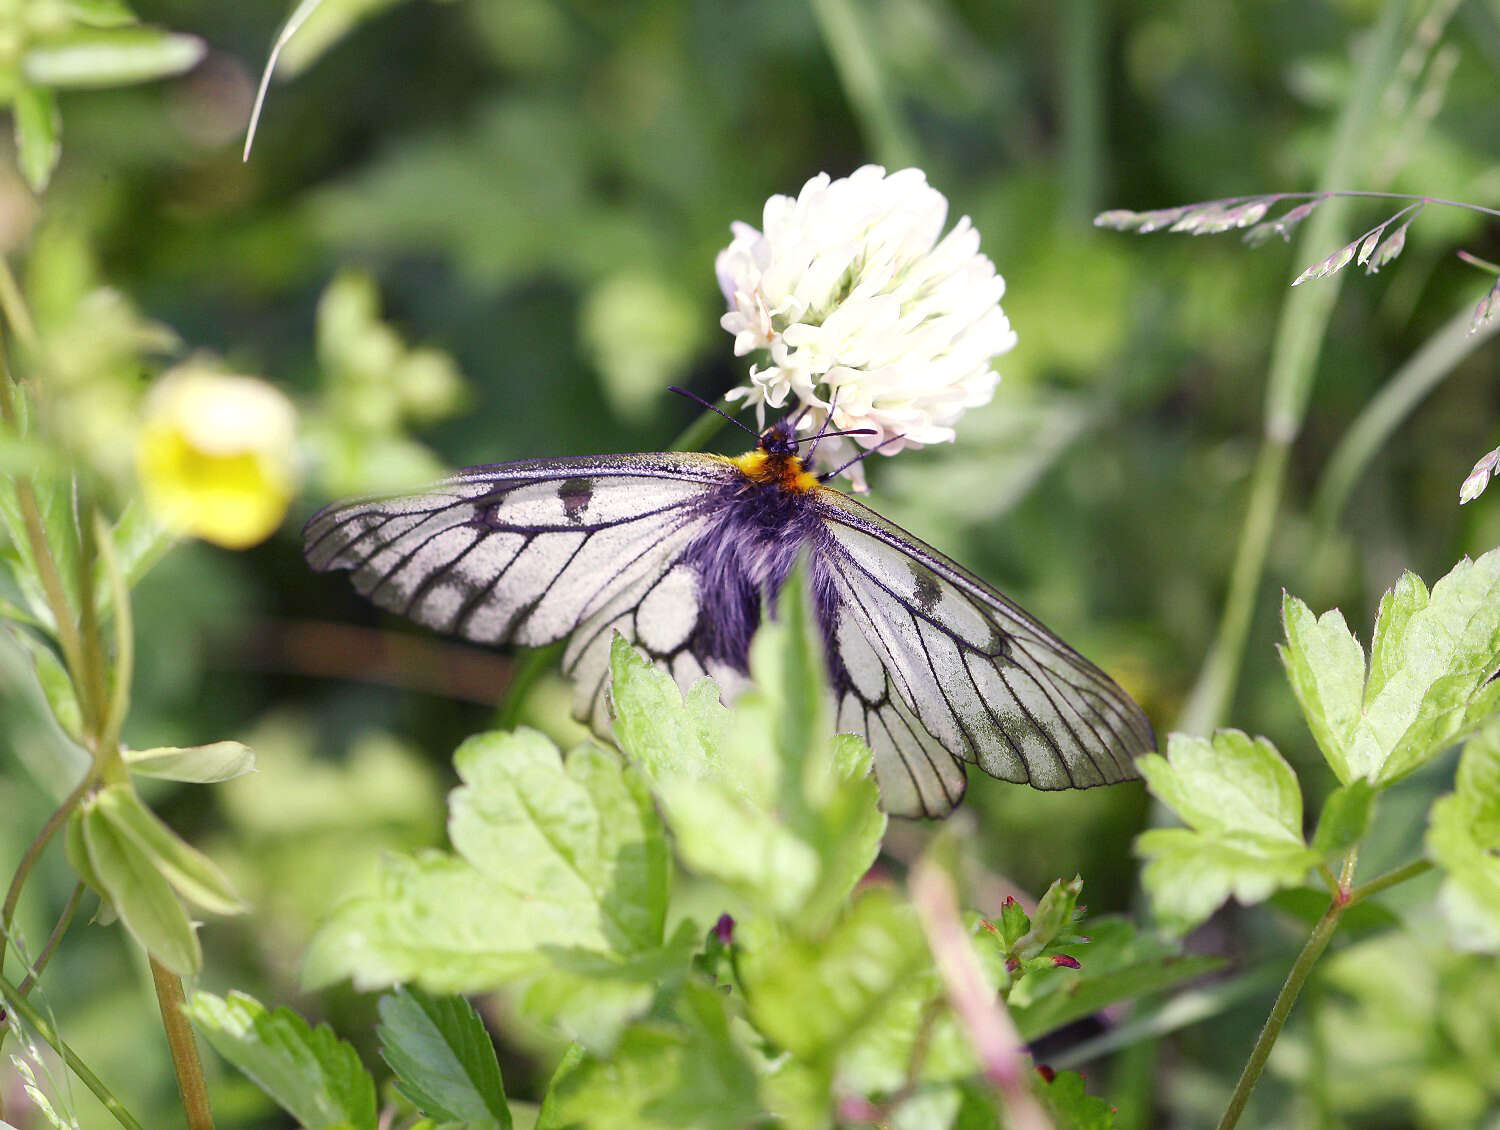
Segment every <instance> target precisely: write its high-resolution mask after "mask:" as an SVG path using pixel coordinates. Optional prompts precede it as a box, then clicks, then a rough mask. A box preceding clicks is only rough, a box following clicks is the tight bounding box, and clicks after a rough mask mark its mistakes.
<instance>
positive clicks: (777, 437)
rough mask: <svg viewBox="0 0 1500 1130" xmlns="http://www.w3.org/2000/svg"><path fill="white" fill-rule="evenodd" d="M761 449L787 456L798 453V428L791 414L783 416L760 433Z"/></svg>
mask: <svg viewBox="0 0 1500 1130" xmlns="http://www.w3.org/2000/svg"><path fill="white" fill-rule="evenodd" d="M759 447H760V450H762V451H764V452H765V453H766V454H767V455H772V456H778V457H781V458H785V457H786V456H789V455H790V456H792V457H794V458H795V457H796V455H797V429H796V428H795V427H794V426H793V424H792V419H791V417H790V416H783V417H782V418H781V419H779V420H777V421H776V422H775V423H774V424H772V425H771V426H770V427H769V428H767V429H766V430H765V431H763V432H761V433H760V440H759Z"/></svg>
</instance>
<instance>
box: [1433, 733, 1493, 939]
mask: <svg viewBox="0 0 1500 1130" xmlns="http://www.w3.org/2000/svg"><path fill="white" fill-rule="evenodd" d="M1429 819H1430V823H1429V826H1428V830H1427V855H1428V856H1429V857H1430V858H1431V859H1432V860H1433V862H1434V863H1436V864H1437V865H1438V866H1439V867H1441V868H1442V869H1443V871H1444V872H1445V875H1444V877H1443V884H1442V886H1441V887H1440V888H1439V890H1438V906H1439V908H1440V909H1441V910H1442V912H1443V916H1444V917H1445V918H1446V919H1447V921H1448V927H1449V936H1450V938H1451V940H1452V943H1453V945H1454V947H1455V948H1457V949H1459V950H1469V951H1478V952H1486V953H1494V952H1497V951H1500V725H1493V724H1492V725H1491V726H1489V727H1487V728H1486V729H1485V730H1484V731H1483V732H1482V733H1481V734H1480V735H1479V736H1478V737H1475V738H1473V739H1472V740H1470V741H1469V743H1468V744H1467V745H1466V746H1465V747H1464V752H1463V756H1462V757H1461V758H1460V759H1459V763H1458V777H1457V781H1456V787H1455V789H1454V791H1453V792H1452V793H1450V794H1449V795H1448V796H1445V797H1443V798H1441V799H1440V800H1438V801H1437V802H1436V803H1435V804H1434V805H1433V806H1432V810H1431V814H1430V818H1429Z"/></svg>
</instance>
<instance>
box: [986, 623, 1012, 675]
mask: <svg viewBox="0 0 1500 1130" xmlns="http://www.w3.org/2000/svg"><path fill="white" fill-rule="evenodd" d="M985 654H986V655H988V656H989V657H990V658H991V659H993V660H994V661H995V665H996V666H997V667H1014V666H1015V665H1016V657H1015V655H1014V654H1012V652H1011V637H1010V636H1008V635H1006V634H1005V633H1004V632H1002V631H1001V630H1000V629H999V628H998V627H996V626H995V625H994V624H991V625H990V642H989V646H988V647H987V648H986V649H985Z"/></svg>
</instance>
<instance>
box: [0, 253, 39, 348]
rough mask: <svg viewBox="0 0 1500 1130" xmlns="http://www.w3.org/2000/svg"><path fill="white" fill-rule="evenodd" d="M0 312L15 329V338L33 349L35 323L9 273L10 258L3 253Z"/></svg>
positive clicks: (35, 335) (0, 280)
mask: <svg viewBox="0 0 1500 1130" xmlns="http://www.w3.org/2000/svg"><path fill="white" fill-rule="evenodd" d="M0 312H4V314H5V320H6V321H7V322H9V323H10V328H11V329H13V330H15V331H16V340H18V341H19V342H20V343H21V344H22V345H23V346H25V347H26V348H27V349H35V348H36V345H37V333H36V323H34V322H33V321H32V320H31V312H30V311H29V310H27V309H26V299H25V298H23V297H22V296H21V288H20V286H19V285H18V284H17V283H16V276H15V275H14V274H12V273H11V269H10V260H9V259H7V258H5V256H3V255H0Z"/></svg>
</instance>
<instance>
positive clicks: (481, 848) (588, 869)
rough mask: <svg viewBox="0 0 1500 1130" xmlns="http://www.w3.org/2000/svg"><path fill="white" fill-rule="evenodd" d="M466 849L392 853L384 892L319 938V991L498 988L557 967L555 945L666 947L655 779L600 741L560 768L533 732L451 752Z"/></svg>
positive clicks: (352, 908) (458, 837) (312, 966)
mask: <svg viewBox="0 0 1500 1130" xmlns="http://www.w3.org/2000/svg"><path fill="white" fill-rule="evenodd" d="M455 763H456V765H457V767H458V771H459V775H460V776H461V777H462V778H463V780H464V786H463V787H462V788H460V789H457V790H455V791H454V793H453V794H452V795H451V797H450V802H449V807H450V820H449V835H450V838H451V840H452V842H453V846H454V848H455V849H456V850H457V852H458V853H459V854H458V855H457V856H450V855H444V854H441V853H436V852H430V853H427V854H424V855H422V856H419V857H417V858H415V859H410V858H404V859H403V858H394V859H389V860H387V861H386V863H385V866H384V869H383V872H382V878H381V886H380V890H379V891H378V893H377V894H375V895H373V896H370V897H366V898H362V899H356V900H354V901H352V902H349V903H346V904H344V906H342V907H341V908H339V910H338V911H336V912H335V914H334V916H333V919H332V920H331V921H330V922H329V923H328V925H327V926H325V927H324V929H323V930H322V931H321V932H320V933H319V934H318V936H317V938H315V939H314V942H313V945H312V948H311V950H310V952H309V955H308V958H307V964H306V967H305V970H304V977H305V979H306V980H307V981H308V982H309V983H310V984H313V985H320V984H326V983H328V982H330V981H334V980H337V979H339V978H340V977H345V976H352V977H353V978H354V980H355V983H356V985H358V986H360V987H362V988H374V987H385V986H388V985H391V984H394V983H395V982H398V981H415V982H417V983H420V984H422V985H423V986H425V987H427V988H428V989H431V990H434V991H447V992H467V991H478V990H481V989H487V988H493V987H495V986H496V985H499V984H502V983H505V982H508V981H512V980H514V979H516V978H520V977H527V976H533V975H536V974H538V973H541V972H544V971H545V970H547V969H548V968H550V964H549V963H550V957H549V953H550V952H551V951H553V950H557V951H562V950H569V949H579V950H585V951H589V952H593V953H603V954H615V955H617V956H621V957H625V956H630V955H632V954H637V953H643V952H647V951H649V950H652V949H655V948H657V947H659V946H660V945H661V941H662V928H663V921H664V915H665V908H666V899H667V884H668V878H669V866H670V857H669V856H668V854H667V849H666V843H665V840H664V838H663V832H662V828H661V825H660V822H659V821H658V819H657V816H656V812H655V809H654V808H653V806H652V803H651V798H650V797H649V795H648V794H647V793H646V790H645V787H644V786H643V785H642V784H641V783H640V781H639V780H638V779H637V778H636V776H635V775H634V774H632V773H625V772H622V768H621V766H620V764H619V762H618V760H617V759H616V758H614V757H612V756H610V755H609V754H606V753H604V752H603V751H601V750H599V749H596V748H594V747H592V746H587V745H585V746H581V747H580V748H579V749H577V750H575V751H574V752H573V753H572V754H571V755H570V756H569V757H568V759H567V763H566V765H564V763H563V760H562V758H561V756H560V755H559V753H558V751H557V748H556V747H555V746H553V745H552V743H551V742H549V741H547V739H546V738H544V737H542V735H540V734H538V733H536V732H534V731H531V730H518V731H516V732H515V733H513V734H500V733H489V734H480V735H477V736H475V737H473V738H470V739H469V740H468V741H466V742H465V743H464V744H463V745H462V746H461V747H460V748H459V751H458V753H457V755H456V757H455Z"/></svg>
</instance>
